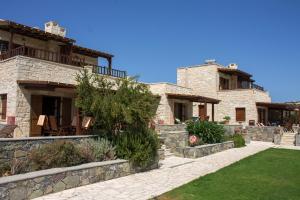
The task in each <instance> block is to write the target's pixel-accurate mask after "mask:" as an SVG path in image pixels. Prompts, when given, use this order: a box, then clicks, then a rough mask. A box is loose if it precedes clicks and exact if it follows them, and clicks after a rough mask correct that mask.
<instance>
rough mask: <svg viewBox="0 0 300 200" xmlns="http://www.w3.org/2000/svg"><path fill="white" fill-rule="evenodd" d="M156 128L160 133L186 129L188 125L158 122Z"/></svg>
mask: <svg viewBox="0 0 300 200" xmlns="http://www.w3.org/2000/svg"><path fill="white" fill-rule="evenodd" d="M155 130H156V131H157V132H158V133H162V132H169V131H185V130H186V125H185V124H173V125H167V124H156V125H155Z"/></svg>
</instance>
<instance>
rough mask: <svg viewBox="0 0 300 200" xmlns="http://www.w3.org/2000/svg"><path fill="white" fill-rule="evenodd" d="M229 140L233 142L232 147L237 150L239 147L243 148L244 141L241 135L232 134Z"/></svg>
mask: <svg viewBox="0 0 300 200" xmlns="http://www.w3.org/2000/svg"><path fill="white" fill-rule="evenodd" d="M231 140H233V142H234V147H235V148H239V147H244V146H245V139H244V138H243V136H242V135H241V134H234V135H233V136H232V137H231Z"/></svg>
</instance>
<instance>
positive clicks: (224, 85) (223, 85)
mask: <svg viewBox="0 0 300 200" xmlns="http://www.w3.org/2000/svg"><path fill="white" fill-rule="evenodd" d="M229 85H230V81H229V79H227V78H224V77H220V78H219V89H220V90H229V89H230V87H229Z"/></svg>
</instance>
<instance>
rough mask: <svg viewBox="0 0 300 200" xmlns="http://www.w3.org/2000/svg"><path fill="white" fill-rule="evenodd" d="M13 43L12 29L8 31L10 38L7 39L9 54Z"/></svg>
mask: <svg viewBox="0 0 300 200" xmlns="http://www.w3.org/2000/svg"><path fill="white" fill-rule="evenodd" d="M13 42H14V33H13V31H12V29H10V38H9V44H8V52H9V54H11V50H12V49H13Z"/></svg>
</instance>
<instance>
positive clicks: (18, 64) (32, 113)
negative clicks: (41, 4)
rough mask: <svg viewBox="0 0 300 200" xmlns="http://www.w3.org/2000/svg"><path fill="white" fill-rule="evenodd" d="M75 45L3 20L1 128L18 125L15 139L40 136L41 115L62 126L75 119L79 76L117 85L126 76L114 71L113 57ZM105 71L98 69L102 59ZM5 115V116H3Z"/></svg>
mask: <svg viewBox="0 0 300 200" xmlns="http://www.w3.org/2000/svg"><path fill="white" fill-rule="evenodd" d="M74 43H75V40H73V39H70V38H66V37H62V36H59V35H55V34H53V33H47V32H45V31H43V30H39V29H35V28H31V27H28V26H25V25H20V24H17V23H15V22H11V21H6V20H0V73H1V76H0V83H1V84H0V95H1V97H2V96H5V99H6V102H5V103H4V102H3V101H1V104H0V105H1V106H0V113H1V119H0V123H1V124H15V125H17V126H18V127H17V128H16V129H15V132H14V137H30V136H41V134H42V133H41V132H42V130H41V127H38V126H37V120H38V117H39V115H42V114H47V113H48V114H51V115H54V116H55V117H56V119H57V123H58V125H70V124H71V121H72V119H73V118H74V117H75V113H76V108H75V97H76V94H75V86H76V75H77V74H79V72H80V71H82V70H83V69H86V70H87V71H88V72H89V73H97V74H99V75H108V76H107V78H108V79H111V80H114V79H115V78H118V77H125V76H126V72H125V71H120V70H115V69H112V68H111V58H112V57H113V55H111V54H108V53H104V52H100V51H97V50H93V49H88V48H85V47H80V46H77V45H75V44H74ZM99 58H101V59H106V60H107V66H105V67H100V66H98V59H99ZM3 112H5V113H3Z"/></svg>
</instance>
